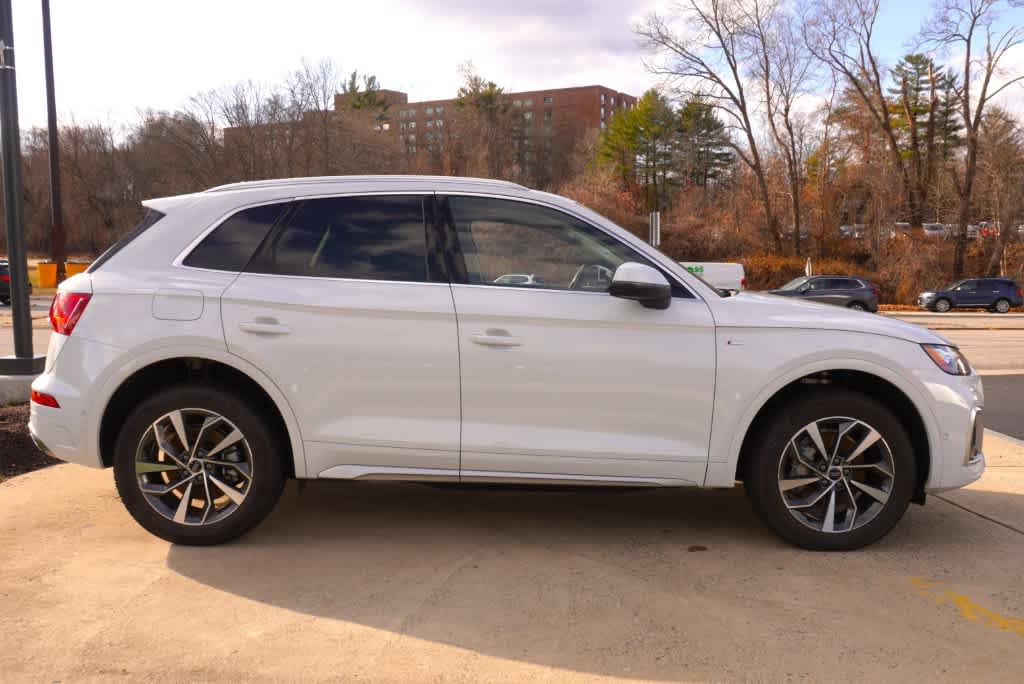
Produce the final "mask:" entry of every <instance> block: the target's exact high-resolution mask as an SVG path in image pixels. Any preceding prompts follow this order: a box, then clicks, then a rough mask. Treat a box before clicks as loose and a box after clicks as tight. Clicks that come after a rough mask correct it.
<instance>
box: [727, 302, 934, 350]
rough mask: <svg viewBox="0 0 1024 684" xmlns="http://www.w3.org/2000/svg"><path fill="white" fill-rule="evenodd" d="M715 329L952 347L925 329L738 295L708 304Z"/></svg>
mask: <svg viewBox="0 0 1024 684" xmlns="http://www.w3.org/2000/svg"><path fill="white" fill-rule="evenodd" d="M710 304H711V312H712V314H714V317H715V325H717V326H719V327H733V328H810V329H814V330H843V331H849V332H859V333H868V334H871V335H885V336H886V337H895V338H898V339H901V340H907V341H908V342H916V343H918V344H925V343H931V344H952V343H951V342H950V341H949V340H947V339H946V338H944V337H942V336H941V335H938V334H936V333H934V332H932V331H931V330H928V329H927V328H923V327H921V326H919V325H914V324H913V323H907V322H905V321H900V320H897V319H895V318H887V317H886V316H880V315H879V314H872V313H867V312H864V311H852V310H850V309H845V308H843V307H840V306H833V305H831V304H820V303H818V302H808V301H805V300H793V299H790V298H789V297H778V296H776V295H771V294H761V293H752V292H741V293H740V294H738V295H735V296H733V297H725V298H722V299H718V300H715V301H713V302H710Z"/></svg>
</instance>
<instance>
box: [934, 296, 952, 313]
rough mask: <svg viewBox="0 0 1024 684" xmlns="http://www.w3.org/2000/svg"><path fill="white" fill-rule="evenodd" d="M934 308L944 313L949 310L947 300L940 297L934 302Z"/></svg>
mask: <svg viewBox="0 0 1024 684" xmlns="http://www.w3.org/2000/svg"><path fill="white" fill-rule="evenodd" d="M935 310H936V311H938V312H939V313H946V312H947V311H949V302H947V301H946V300H945V299H940V300H939V301H937V302H935Z"/></svg>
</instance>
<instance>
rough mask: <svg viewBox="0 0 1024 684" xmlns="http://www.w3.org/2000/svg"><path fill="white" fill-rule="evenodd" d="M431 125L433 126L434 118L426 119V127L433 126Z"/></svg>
mask: <svg viewBox="0 0 1024 684" xmlns="http://www.w3.org/2000/svg"><path fill="white" fill-rule="evenodd" d="M433 127H434V120H433V119H427V128H433Z"/></svg>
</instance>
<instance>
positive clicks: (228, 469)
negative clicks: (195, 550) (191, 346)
mask: <svg viewBox="0 0 1024 684" xmlns="http://www.w3.org/2000/svg"><path fill="white" fill-rule="evenodd" d="M252 465H253V462H252V449H250V447H249V443H248V441H247V440H246V439H245V436H244V435H243V434H242V432H241V431H240V430H239V429H238V428H237V427H235V425H234V424H233V423H232V422H231V421H229V420H228V419H227V418H225V417H224V416H221V415H219V414H217V413H214V412H213V411H208V410H206V409H198V408H188V409H179V410H176V411H171V412H170V413H167V414H165V415H163V416H161V417H160V418H157V419H156V420H155V421H154V422H153V424H152V425H150V427H149V429H148V430H146V432H145V433H144V434H143V436H142V439H141V440H140V441H139V445H138V448H137V449H136V452H135V474H136V477H137V480H138V484H139V489H140V490H141V491H142V494H143V495H144V497H145V499H146V501H147V502H148V503H149V505H150V506H152V507H153V509H154V510H156V511H157V512H158V513H159V514H160V515H162V516H163V517H165V518H167V519H168V520H171V521H173V522H175V523H179V524H182V525H209V524H212V523H215V522H220V521H221V520H223V519H225V518H226V517H228V516H229V515H231V514H232V513H234V512H235V511H236V510H238V508H239V506H241V505H242V503H243V502H244V501H245V499H246V496H247V495H248V494H249V492H250V491H251V489H252V480H253V468H252Z"/></svg>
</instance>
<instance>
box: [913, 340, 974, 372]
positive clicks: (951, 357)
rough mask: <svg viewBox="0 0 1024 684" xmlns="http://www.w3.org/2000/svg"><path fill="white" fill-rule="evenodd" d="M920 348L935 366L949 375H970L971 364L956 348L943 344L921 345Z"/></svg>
mask: <svg viewBox="0 0 1024 684" xmlns="http://www.w3.org/2000/svg"><path fill="white" fill-rule="evenodd" d="M921 348H922V349H924V351H925V353H926V354H928V356H929V357H931V360H932V361H934V362H935V365H936V366H938V367H939V368H941V369H942V370H944V371H946V372H947V373H949V374H950V375H970V374H971V364H969V363H968V362H967V358H966V357H965V356H964V355H963V354H961V353H960V350H959V349H957V348H956V347H950V346H948V345H945V344H922V345H921Z"/></svg>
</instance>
